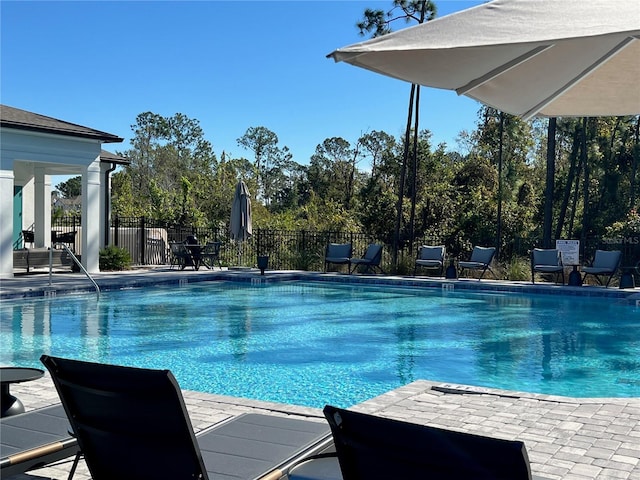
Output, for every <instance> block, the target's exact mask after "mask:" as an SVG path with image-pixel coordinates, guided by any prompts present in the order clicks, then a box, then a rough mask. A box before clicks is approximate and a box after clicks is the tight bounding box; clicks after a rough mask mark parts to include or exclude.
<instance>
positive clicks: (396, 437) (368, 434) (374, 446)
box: [289, 405, 532, 480]
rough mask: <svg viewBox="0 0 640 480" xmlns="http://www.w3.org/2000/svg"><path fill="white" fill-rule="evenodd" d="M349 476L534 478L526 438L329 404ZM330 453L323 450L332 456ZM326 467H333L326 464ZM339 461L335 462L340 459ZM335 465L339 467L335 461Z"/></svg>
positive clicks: (347, 479) (301, 473) (304, 468)
mask: <svg viewBox="0 0 640 480" xmlns="http://www.w3.org/2000/svg"><path fill="white" fill-rule="evenodd" d="M324 414H325V417H326V418H327V421H328V422H329V425H330V426H331V432H332V435H333V440H334V444H335V450H336V454H337V457H338V463H339V469H340V471H341V472H342V478H343V480H360V479H372V478H403V479H409V478H429V479H447V480H448V479H457V478H464V479H474V480H478V479H485V480H488V479H491V480H529V479H531V478H532V477H531V468H530V465H529V458H528V456H527V450H526V447H525V445H524V443H523V442H521V441H518V440H503V439H500V438H493V437H485V436H480V435H475V434H471V433H463V432H456V431H452V430H445V429H441V428H435V427H431V426H426V425H418V424H414V423H408V422H402V421H399V420H394V419H389V418H383V417H377V416H374V415H369V414H365V413H360V412H354V411H350V410H344V409H340V408H336V407H332V406H330V405H327V406H326V407H325V408H324ZM326 456H327V455H323V457H326ZM325 460H326V459H325V458H323V459H322V460H321V462H324V463H325V466H324V467H323V470H324V471H325V472H328V471H329V470H330V468H331V466H330V465H326V461H325ZM315 462H316V460H311V461H308V462H306V463H301V464H300V466H299V467H298V468H294V469H293V472H292V473H291V474H290V476H289V478H290V480H298V479H302V478H305V479H310V478H336V475H335V474H334V475H332V476H331V477H329V476H328V475H325V476H324V477H320V475H315V471H314V470H319V468H318V467H317V466H315V465H314V463H315ZM334 464H335V462H334ZM334 469H335V466H334Z"/></svg>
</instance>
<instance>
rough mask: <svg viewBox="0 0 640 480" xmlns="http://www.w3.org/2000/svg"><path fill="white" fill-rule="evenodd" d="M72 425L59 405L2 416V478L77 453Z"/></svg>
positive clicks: (0, 425) (0, 423)
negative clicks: (71, 433)
mask: <svg viewBox="0 0 640 480" xmlns="http://www.w3.org/2000/svg"><path fill="white" fill-rule="evenodd" d="M70 428H71V427H70V425H69V421H68V420H67V415H66V414H65V412H64V408H63V407H62V405H60V404H58V405H54V406H51V407H46V408H40V409H38V410H31V411H29V412H26V413H21V414H19V415H14V416H11V417H4V418H2V419H0V457H1V459H0V478H7V477H10V476H12V475H17V474H19V473H24V472H27V471H29V470H33V469H36V468H41V467H43V466H45V465H48V464H50V463H53V462H57V461H59V460H63V459H65V458H67V457H71V456H73V455H75V454H76V453H77V452H78V451H79V448H78V441H77V440H76V439H75V438H74V437H72V436H71V435H70V433H69V432H70Z"/></svg>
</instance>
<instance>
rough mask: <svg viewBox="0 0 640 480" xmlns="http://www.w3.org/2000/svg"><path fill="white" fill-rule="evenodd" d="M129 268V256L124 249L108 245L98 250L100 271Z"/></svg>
mask: <svg viewBox="0 0 640 480" xmlns="http://www.w3.org/2000/svg"><path fill="white" fill-rule="evenodd" d="M130 266H131V256H130V255H129V252H128V251H127V250H126V249H124V248H120V247H115V246H113V245H110V246H108V247H107V248H103V249H102V250H100V270H102V271H105V272H108V271H116V270H127V269H128V268H129V267H130Z"/></svg>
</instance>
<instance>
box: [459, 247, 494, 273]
mask: <svg viewBox="0 0 640 480" xmlns="http://www.w3.org/2000/svg"><path fill="white" fill-rule="evenodd" d="M495 254H496V248H495V247H473V251H472V252H471V258H469V261H464V262H458V267H459V268H460V275H462V272H463V270H464V269H467V270H482V273H481V274H480V278H478V281H480V280H482V277H484V274H485V272H486V271H487V270H489V271H490V272H491V275H493V278H497V277H496V274H495V273H493V270H491V261H492V260H493V257H494V255H495Z"/></svg>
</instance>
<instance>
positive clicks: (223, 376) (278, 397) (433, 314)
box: [0, 282, 640, 407]
mask: <svg viewBox="0 0 640 480" xmlns="http://www.w3.org/2000/svg"><path fill="white" fill-rule="evenodd" d="M0 313H1V320H0V345H1V346H2V348H1V352H0V363H2V364H5V365H21V366H34V367H39V366H40V365H39V361H38V359H39V357H40V355H41V354H43V353H46V354H50V355H57V356H66V357H71V358H80V359H84V360H88V361H97V362H105V363H115V364H121V365H133V366H140V367H148V368H168V369H170V370H172V371H173V373H174V374H175V376H176V377H177V379H178V381H179V383H180V385H181V387H182V388H185V389H190V390H197V391H203V392H209V393H217V394H224V395H232V396H238V397H246V398H253V399H257V400H267V401H276V402H283V403H290V404H296V405H307V406H313V407H322V406H323V405H324V404H326V403H331V404H335V405H341V406H350V405H352V404H355V403H358V402H362V401H364V400H367V399H369V398H372V397H374V396H376V395H379V394H381V393H384V392H387V391H389V390H392V389H394V388H397V387H399V386H401V385H405V384H407V383H410V382H411V381H413V380H417V379H427V380H434V381H442V382H448V383H462V384H469V385H476V386H488V387H495V388H504V389H509V390H519V391H528V392H537V393H546V394H556V395H568V396H574V397H640V334H639V333H638V332H640V328H639V327H640V309H638V308H637V307H632V306H630V305H628V304H622V303H619V302H616V301H615V300H611V299H597V298H588V297H566V296H559V295H515V294H513V293H502V294H500V293H484V292H483V293H478V292H469V293H460V292H458V291H454V292H448V291H442V290H440V289H433V288H409V287H406V286H403V287H388V286H385V287H378V286H368V285H351V284H334V283H329V282H276V283H267V284H261V285H256V286H251V285H250V284H246V283H234V282H203V283H198V284H188V285H186V286H183V287H168V286H165V287H155V288H146V289H132V290H123V291H114V292H107V293H103V294H102V295H101V297H100V300H97V299H96V297H95V295H70V296H64V297H58V298H53V299H43V298H39V299H30V300H20V301H12V300H11V301H3V302H2V304H1V305H0Z"/></svg>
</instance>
